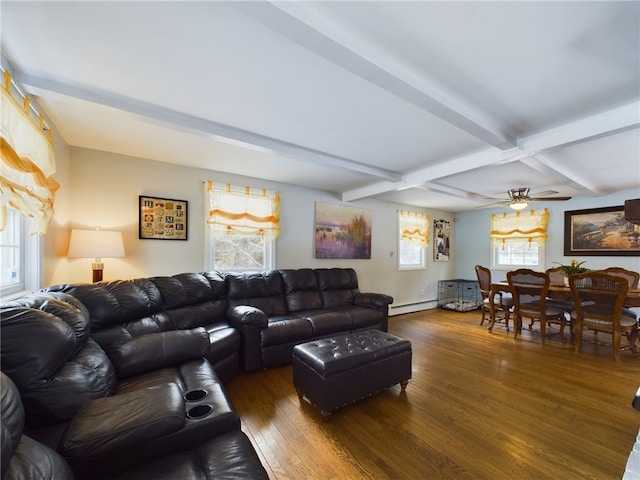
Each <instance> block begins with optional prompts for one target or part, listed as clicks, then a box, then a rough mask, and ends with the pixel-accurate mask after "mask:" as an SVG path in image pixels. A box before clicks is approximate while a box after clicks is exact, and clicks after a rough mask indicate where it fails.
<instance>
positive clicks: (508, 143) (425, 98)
mask: <svg viewBox="0 0 640 480" xmlns="http://www.w3.org/2000/svg"><path fill="white" fill-rule="evenodd" d="M227 5H229V6H230V7H231V8H233V9H235V10H237V11H239V12H241V13H243V14H244V15H246V16H247V17H249V18H252V19H254V20H255V21H257V22H259V23H260V24H262V25H264V26H266V27H267V28H269V29H271V30H272V31H274V32H276V33H278V34H279V35H282V36H284V37H285V38H287V39H289V40H291V41H293V42H294V43H296V44H298V45H300V46H302V47H304V48H306V49H307V50H309V51H311V52H313V53H315V54H317V55H319V56H321V57H324V58H325V59H327V60H329V61H330V62H332V63H334V64H336V65H339V66H340V67H342V68H344V69H345V70H347V71H349V72H351V73H353V74H354V75H357V76H359V77H360V78H363V79H364V80H366V81H368V82H370V83H372V84H374V85H376V86H378V87H379V88H381V89H383V90H385V91H387V92H388V93H390V94H392V95H395V96H396V97H399V98H401V99H403V100H405V101H407V102H409V103H410V104H412V105H414V106H416V107H419V108H421V109H423V110H425V111H427V112H428V113H430V114H432V115H434V116H436V117H438V118H440V119H441V120H443V121H445V122H447V123H449V124H451V125H453V126H455V127H457V128H459V129H460V130H463V131H464V132H466V133H468V134H470V135H472V136H474V137H476V138H479V139H480V140H482V141H484V142H486V143H488V144H489V145H492V146H494V147H497V148H500V149H503V150H504V149H509V148H512V147H514V146H515V145H516V139H515V137H514V136H511V135H509V134H507V133H505V132H502V131H501V129H500V128H498V127H497V126H496V122H495V121H493V120H492V119H489V118H488V117H487V116H486V115H485V114H483V113H481V112H479V111H478V110H476V109H474V108H472V107H471V106H469V105H466V104H464V102H461V101H457V100H455V99H454V98H452V97H451V96H449V95H447V94H445V93H444V92H443V91H441V89H438V88H437V87H436V86H435V85H433V83H431V82H429V81H428V80H427V79H425V78H424V76H421V75H418V74H417V73H415V72H412V71H410V70H409V69H408V68H407V67H405V66H402V65H399V64H398V62H397V60H396V59H392V58H390V57H388V56H386V55H384V53H383V52H382V51H381V49H379V48H375V45H367V44H366V43H365V42H363V41H362V40H358V39H355V38H354V36H353V35H352V34H349V33H348V32H345V31H339V29H338V28H337V27H336V25H335V24H331V23H330V22H328V21H326V20H323V19H321V18H319V17H318V15H316V14H315V13H314V12H313V11H310V10H309V8H308V5H307V4H306V3H305V2H280V3H278V4H277V5H275V4H272V3H269V2H236V1H232V2H227Z"/></svg>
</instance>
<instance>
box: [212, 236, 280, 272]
mask: <svg viewBox="0 0 640 480" xmlns="http://www.w3.org/2000/svg"><path fill="white" fill-rule="evenodd" d="M208 243H209V255H208V257H209V261H208V268H207V269H208V270H224V271H230V270H231V271H233V270H254V271H257V270H260V271H262V270H272V269H274V268H275V242H267V241H265V239H264V237H262V236H261V235H236V234H229V235H227V236H226V237H224V238H222V239H217V238H216V236H215V234H214V233H213V232H212V231H210V230H209V239H208Z"/></svg>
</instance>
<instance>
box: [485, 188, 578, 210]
mask: <svg viewBox="0 0 640 480" xmlns="http://www.w3.org/2000/svg"><path fill="white" fill-rule="evenodd" d="M529 190H530V189H529V188H526V187H520V188H512V189H511V190H508V191H507V193H508V194H509V199H508V200H502V201H500V202H496V203H490V204H489V205H496V204H499V203H504V204H505V205H509V207H510V208H513V209H514V210H522V209H523V208H526V207H527V205H529V203H530V202H558V201H560V202H564V201H566V200H570V199H571V197H541V196H540V195H553V194H555V193H558V192H556V191H555V190H547V191H545V192H540V193H539V194H538V196H536V197H530V196H529ZM487 200H498V199H497V198H488V199H487ZM485 206H486V205H485Z"/></svg>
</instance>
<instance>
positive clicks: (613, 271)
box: [602, 267, 640, 288]
mask: <svg viewBox="0 0 640 480" xmlns="http://www.w3.org/2000/svg"><path fill="white" fill-rule="evenodd" d="M602 271H603V272H606V273H608V274H609V275H617V276H619V277H622V278H626V279H627V282H629V288H638V281H640V273H638V272H634V271H633V270H627V269H626V268H622V267H609V268H605V269H604V270H602Z"/></svg>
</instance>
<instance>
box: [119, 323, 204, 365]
mask: <svg viewBox="0 0 640 480" xmlns="http://www.w3.org/2000/svg"><path fill="white" fill-rule="evenodd" d="M208 350H209V334H208V333H207V331H206V329H205V328H204V327H198V328H193V329H191V330H173V331H168V332H157V333H150V334H147V335H142V336H140V337H137V338H134V339H132V340H130V341H129V342H127V343H124V344H122V345H120V346H118V347H117V348H110V349H109V350H108V351H107V354H108V355H109V358H110V359H111V363H113V366H114V367H115V369H116V372H117V374H118V377H120V378H125V377H130V376H132V375H138V374H140V373H145V372H148V371H151V370H156V369H159V368H164V367H167V366H173V365H178V364H180V363H184V362H187V361H189V360H194V359H196V358H200V357H204V356H205V355H206V354H207V351H208Z"/></svg>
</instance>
